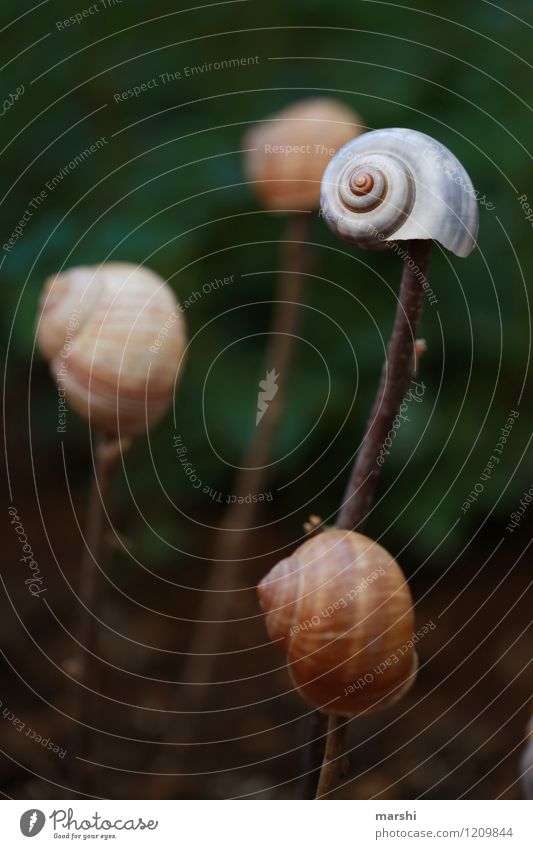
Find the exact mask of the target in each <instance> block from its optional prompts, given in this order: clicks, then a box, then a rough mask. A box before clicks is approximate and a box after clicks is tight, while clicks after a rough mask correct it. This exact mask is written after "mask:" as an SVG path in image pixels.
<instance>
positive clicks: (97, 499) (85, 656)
mask: <svg viewBox="0 0 533 849" xmlns="http://www.w3.org/2000/svg"><path fill="white" fill-rule="evenodd" d="M127 447H128V443H127V442H125V441H122V443H121V442H120V441H119V440H118V439H117V438H116V437H114V436H111V435H108V434H106V433H98V434H97V435H96V438H95V452H94V476H93V479H92V482H91V488H90V493H89V502H88V505H87V526H86V532H85V549H84V552H83V556H82V559H81V564H80V578H79V592H78V597H79V600H80V602H81V605H82V610H81V612H80V614H79V622H78V627H77V630H76V633H75V640H76V648H75V654H74V656H73V657H72V658H71V659H69V661H68V663H67V666H68V669H69V671H70V672H71V675H72V678H71V680H70V690H71V717H72V721H73V726H72V732H71V739H70V749H71V755H72V758H73V760H72V764H73V765H74V764H76V763H77V762H76V761H75V760H74V756H75V755H78V756H79V757H85V755H86V754H87V753H88V751H89V749H90V742H91V732H92V729H91V727H90V723H89V721H88V719H90V715H91V707H92V696H93V693H94V688H95V670H94V669H93V661H94V657H95V656H96V654H97V651H96V649H97V643H98V629H97V624H98V623H97V618H96V611H97V609H98V606H99V601H100V597H101V591H102V582H101V575H100V573H101V572H102V569H103V558H104V554H105V543H104V518H105V514H106V505H105V499H106V496H107V494H108V491H109V486H110V483H111V480H112V476H113V472H114V470H115V467H116V464H117V461H118V459H119V457H120V455H121V452H123V451H124V450H126V448H127ZM74 769H76V767H74ZM82 778H83V777H82Z"/></svg>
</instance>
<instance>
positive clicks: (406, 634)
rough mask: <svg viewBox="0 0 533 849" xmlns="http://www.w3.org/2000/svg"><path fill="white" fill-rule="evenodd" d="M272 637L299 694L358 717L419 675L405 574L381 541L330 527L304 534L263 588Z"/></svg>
mask: <svg viewBox="0 0 533 849" xmlns="http://www.w3.org/2000/svg"><path fill="white" fill-rule="evenodd" d="M258 595H259V600H260V603H261V606H262V608H263V610H264V612H265V616H266V627H267V631H268V634H269V637H270V639H271V640H273V641H274V642H277V643H279V646H280V648H282V649H283V651H284V652H285V653H286V655H287V659H288V666H289V672H290V676H291V678H292V681H293V682H294V685H295V686H296V687H297V689H298V690H299V692H300V694H301V695H302V696H303V698H304V699H306V700H307V701H308V702H310V703H311V704H312V705H313V706H314V707H315V708H318V709H319V710H322V711H324V712H325V713H331V714H338V715H345V716H355V715H356V714H360V713H364V712H366V711H370V710H373V709H376V708H381V707H385V706H387V705H390V704H392V703H393V702H395V701H397V700H398V699H399V698H400V697H401V696H402V695H403V694H404V693H405V692H406V691H407V690H408V689H409V687H410V686H411V685H412V683H413V681H414V679H415V677H416V669H417V657H416V651H415V649H414V645H413V641H412V637H413V630H414V612H413V602H412V598H411V593H410V591H409V587H408V585H407V582H406V579H405V577H404V575H403V573H402V571H401V569H400V567H399V566H398V564H397V563H396V561H395V560H394V558H393V557H392V555H390V554H389V553H388V552H387V551H386V550H385V549H384V548H382V546H380V545H378V543H376V542H374V541H373V540H371V539H369V538H368V537H365V536H363V535H362V534H358V533H355V532H351V531H343V530H328V531H325V532H324V533H321V534H317V535H316V536H314V537H311V538H310V539H308V540H306V542H304V543H303V545H301V546H300V547H299V548H298V549H297V550H296V551H295V552H294V554H292V555H291V556H290V557H287V558H286V559H285V560H282V561H281V562H280V563H278V564H277V566H275V567H274V568H273V569H272V570H271V572H269V574H268V575H267V576H266V577H265V578H263V580H262V581H261V583H260V584H259V587H258Z"/></svg>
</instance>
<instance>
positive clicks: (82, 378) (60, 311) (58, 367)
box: [37, 263, 186, 435]
mask: <svg viewBox="0 0 533 849" xmlns="http://www.w3.org/2000/svg"><path fill="white" fill-rule="evenodd" d="M37 344H38V346H39V348H40V350H41V352H42V353H43V355H44V356H45V357H46V358H47V359H48V360H49V361H50V365H51V370H52V374H53V375H54V376H55V377H56V379H57V381H58V385H59V387H60V388H61V389H64V391H65V395H66V398H67V400H68V402H69V404H70V406H71V407H72V408H73V409H74V410H76V412H78V413H79V414H80V415H82V416H84V417H86V418H87V419H89V421H90V423H91V425H93V426H94V427H97V428H101V429H103V430H106V431H108V432H110V433H119V432H120V433H122V434H126V435H131V434H136V433H140V432H141V431H143V430H144V429H145V428H146V427H147V426H149V425H152V424H154V423H155V422H156V421H157V420H158V419H159V418H161V416H162V415H163V413H164V412H165V410H166V409H167V407H168V406H169V404H170V401H171V399H172V393H173V388H174V383H175V381H176V377H177V374H178V372H179V371H180V369H181V365H182V362H183V354H184V350H185V344H186V331H185V323H184V320H183V315H182V312H181V309H180V307H179V304H178V302H177V300H176V298H175V296H174V293H173V292H172V290H171V289H170V287H169V286H168V285H167V284H166V283H165V281H164V280H163V279H162V278H161V277H159V275H157V274H155V273H154V272H153V271H150V270H149V269H147V268H143V267H140V266H137V265H134V264H130V263H107V264H104V265H101V266H82V267H79V268H72V269H69V270H68V271H65V272H62V273H61V274H58V275H54V276H52V277H50V278H49V279H48V280H47V281H46V283H45V286H44V291H43V294H42V296H41V310H40V315H39V321H38V325H37Z"/></svg>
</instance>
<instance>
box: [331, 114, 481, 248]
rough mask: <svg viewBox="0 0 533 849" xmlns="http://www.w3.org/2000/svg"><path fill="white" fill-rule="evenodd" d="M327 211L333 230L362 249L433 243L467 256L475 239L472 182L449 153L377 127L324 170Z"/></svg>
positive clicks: (421, 137) (424, 139)
mask: <svg viewBox="0 0 533 849" xmlns="http://www.w3.org/2000/svg"><path fill="white" fill-rule="evenodd" d="M321 206H322V210H323V215H324V218H325V220H326V223H327V224H328V226H329V227H330V228H331V230H333V232H334V233H336V234H337V235H338V236H340V237H341V238H342V239H345V240H346V241H348V242H351V243H352V244H353V245H357V246H358V247H361V248H368V249H370V250H376V249H379V248H383V247H384V246H386V243H387V242H390V241H400V240H406V239H434V240H435V241H437V242H440V243H441V245H443V246H444V247H445V248H448V250H450V251H452V252H453V253H455V254H457V256H462V257H464V256H468V254H469V253H470V252H471V251H472V250H473V248H474V246H475V242H476V237H477V231H478V207H477V200H476V194H475V191H474V188H473V186H472V182H471V180H470V177H469V176H468V174H467V173H466V171H465V169H464V168H463V166H462V165H461V163H460V162H459V160H458V159H456V157H455V156H454V155H453V153H451V152H450V151H449V150H448V148H446V147H444V145H442V144H440V142H438V141H436V140H435V139H433V138H431V136H427V135H426V134H425V133H419V132H417V131H416V130H405V129H388V130H374V131H372V132H370V133H365V134H364V135H363V136H361V137H359V138H356V139H353V140H352V141H350V142H348V144H346V145H345V146H344V147H343V148H342V149H341V150H340V151H339V152H338V153H337V154H336V156H335V157H334V158H333V159H332V160H331V162H330V163H329V165H328V167H327V169H326V171H325V173H324V177H323V180H322V193H321Z"/></svg>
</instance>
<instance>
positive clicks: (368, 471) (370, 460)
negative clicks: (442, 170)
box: [316, 240, 431, 799]
mask: <svg viewBox="0 0 533 849" xmlns="http://www.w3.org/2000/svg"><path fill="white" fill-rule="evenodd" d="M430 252H431V241H429V240H428V241H411V242H408V243H407V250H406V254H405V258H404V268H403V275H402V282H401V286H400V294H399V298H398V306H397V308H396V316H395V319H394V327H393V330H392V336H391V340H390V342H389V346H388V349H387V358H386V360H385V363H384V364H383V369H382V372H381V379H380V382H379V386H378V391H377V395H376V400H375V401H374V406H373V407H372V412H371V413H370V417H369V419H368V422H367V426H366V431H365V435H364V437H363V441H362V443H361V447H360V449H359V451H358V454H357V457H356V459H355V463H354V466H353V470H352V474H351V475H350V480H349V482H348V486H347V488H346V492H345V494H344V499H343V502H342V506H341V510H340V513H339V517H338V519H337V522H336V526H337V527H338V528H343V529H346V530H350V531H351V530H356V529H357V530H360V529H361V527H362V525H363V522H364V520H365V518H366V516H367V514H368V512H369V510H370V507H371V505H372V499H373V497H374V493H375V491H376V486H377V483H378V478H379V473H380V471H381V465H380V464H379V462H378V460H379V457H380V451H381V449H382V447H383V444H384V442H385V439H386V438H387V434H388V433H389V431H390V430H391V429H392V426H393V422H394V419H395V417H396V415H397V414H398V411H399V409H400V406H401V404H402V401H403V399H404V396H405V393H406V392H407V389H408V388H409V384H410V382H411V380H412V379H413V377H414V375H415V374H416V371H417V363H416V333H417V330H418V326H419V324H420V319H421V316H422V305H423V300H424V287H423V283H424V282H425V281H426V279H427V271H428V266H429V255H430ZM347 729H348V719H347V718H346V717H338V716H331V717H330V718H329V722H328V731H327V739H326V752H325V756H324V762H323V764H322V770H321V773H320V779H319V783H318V790H317V796H316V798H317V799H322V798H324V797H325V796H327V795H328V794H329V793H331V792H332V790H334V789H335V787H336V785H337V784H338V782H339V779H340V778H341V776H342V774H343V772H344V770H345V765H346V758H345V754H344V753H345V751H346V737H347Z"/></svg>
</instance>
